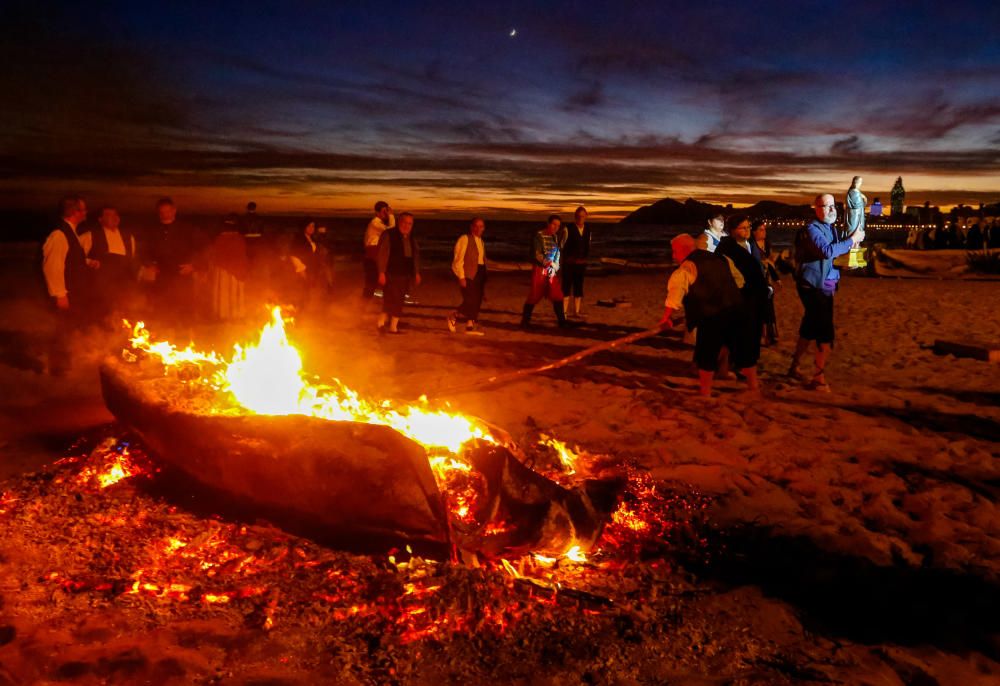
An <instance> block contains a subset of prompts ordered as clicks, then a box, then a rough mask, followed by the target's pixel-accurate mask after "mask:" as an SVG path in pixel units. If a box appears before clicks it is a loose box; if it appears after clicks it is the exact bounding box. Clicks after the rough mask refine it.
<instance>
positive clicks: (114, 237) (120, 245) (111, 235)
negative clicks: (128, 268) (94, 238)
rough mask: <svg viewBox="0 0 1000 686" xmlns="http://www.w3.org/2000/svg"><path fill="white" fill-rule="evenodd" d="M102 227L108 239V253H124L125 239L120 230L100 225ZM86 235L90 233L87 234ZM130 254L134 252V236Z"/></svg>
mask: <svg viewBox="0 0 1000 686" xmlns="http://www.w3.org/2000/svg"><path fill="white" fill-rule="evenodd" d="M101 228H102V229H104V236H105V237H106V238H107V239H108V254H109V255H122V256H124V255H126V254H127V253H126V252H125V239H123V238H122V232H121V231H120V230H119V229H109V228H108V227H106V226H102V227H101ZM87 235H88V236H89V235H90V234H87ZM132 254H133V255H134V254H135V237H133V238H132Z"/></svg>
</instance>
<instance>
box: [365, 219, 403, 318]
mask: <svg viewBox="0 0 1000 686" xmlns="http://www.w3.org/2000/svg"><path fill="white" fill-rule="evenodd" d="M394 226H396V218H395V217H394V216H393V215H392V208H391V207H389V203H387V202H386V201H385V200H379V201H378V202H377V203H375V216H374V217H372V220H371V221H370V222H368V228H367V229H365V257H364V264H363V266H364V269H365V285H364V287H363V288H362V289H361V297H362V298H365V299H366V300H367V299H371V298H373V297H374V296H375V289H376V288H378V267H377V265H376V261H377V259H378V241H379V238H381V236H382V233H383V232H385V231H386V229H391V228H393V227H394Z"/></svg>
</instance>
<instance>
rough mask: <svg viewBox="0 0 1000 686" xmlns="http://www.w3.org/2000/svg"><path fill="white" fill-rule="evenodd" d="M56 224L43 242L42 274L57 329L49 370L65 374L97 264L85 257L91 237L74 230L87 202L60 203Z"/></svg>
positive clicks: (85, 317) (87, 310) (88, 307)
mask: <svg viewBox="0 0 1000 686" xmlns="http://www.w3.org/2000/svg"><path fill="white" fill-rule="evenodd" d="M59 208H60V221H59V225H58V226H57V227H56V228H55V229H54V230H53V231H52V232H51V233H50V234H49V236H48V238H46V239H45V243H44V244H43V245H42V273H43V274H44V275H45V285H46V287H47V288H48V292H49V296H50V297H51V298H52V302H53V304H54V305H55V308H56V315H57V324H56V331H55V332H54V335H53V338H52V339H51V342H50V343H51V345H50V346H49V351H48V353H49V360H48V363H49V373H50V374H52V375H53V376H62V375H64V374H65V373H66V372H67V371H68V370H69V367H70V362H71V357H70V350H69V342H70V340H71V339H72V338H73V337H74V336H75V335H76V334H77V333H79V331H80V330H81V329H83V328H84V327H85V326H87V324H89V323H90V321H91V318H92V315H93V312H92V310H93V308H92V293H93V270H94V269H95V268H96V267H97V263H96V262H94V261H93V260H90V259H89V258H88V257H87V253H89V252H90V249H91V243H92V241H93V236H91V235H90V234H89V233H84V234H82V235H81V234H79V233H77V231H78V229H79V228H80V225H81V224H83V222H84V221H86V219H87V203H85V202H84V200H83V198H81V197H80V196H78V195H74V196H68V197H66V198H63V199H62V201H61V202H60V207H59Z"/></svg>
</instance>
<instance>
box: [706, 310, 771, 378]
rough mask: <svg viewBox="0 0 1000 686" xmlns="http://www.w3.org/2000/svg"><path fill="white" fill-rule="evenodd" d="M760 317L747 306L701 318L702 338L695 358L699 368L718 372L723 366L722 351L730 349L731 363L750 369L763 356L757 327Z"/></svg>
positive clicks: (733, 365)
mask: <svg viewBox="0 0 1000 686" xmlns="http://www.w3.org/2000/svg"><path fill="white" fill-rule="evenodd" d="M754 322H756V317H752V316H750V313H748V312H747V311H746V310H745V309H743V308H734V309H732V310H728V311H726V312H723V313H721V314H717V315H714V316H712V317H706V318H705V319H702V320H701V321H699V322H698V338H697V339H696V340H695V342H694V362H695V364H696V365H697V366H698V369H700V370H702V371H705V372H714V371H717V370H718V369H719V353H720V352H721V351H722V348H723V347H726V348H728V349H729V364H730V366H732V367H733V368H734V369H747V368H749V367H753V366H755V365H756V364H757V358H758V357H760V339H759V336H760V332H759V331H756V330H754V329H755V326H754Z"/></svg>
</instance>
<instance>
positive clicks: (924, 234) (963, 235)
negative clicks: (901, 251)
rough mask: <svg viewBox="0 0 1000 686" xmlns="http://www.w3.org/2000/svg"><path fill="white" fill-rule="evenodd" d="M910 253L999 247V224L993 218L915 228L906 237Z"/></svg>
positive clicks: (966, 219)
mask: <svg viewBox="0 0 1000 686" xmlns="http://www.w3.org/2000/svg"><path fill="white" fill-rule="evenodd" d="M906 247H907V248H910V249H912V250H983V249H984V248H985V249H994V248H1000V225H998V224H997V218H996V217H977V216H973V217H965V218H961V219H952V220H951V221H949V222H948V223H945V222H944V220H943V219H938V220H937V221H936V222H935V223H934V225H933V226H931V227H914V228H912V229H910V231H909V233H908V234H907V236H906Z"/></svg>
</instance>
